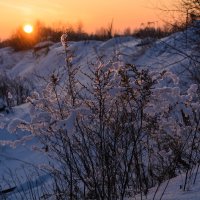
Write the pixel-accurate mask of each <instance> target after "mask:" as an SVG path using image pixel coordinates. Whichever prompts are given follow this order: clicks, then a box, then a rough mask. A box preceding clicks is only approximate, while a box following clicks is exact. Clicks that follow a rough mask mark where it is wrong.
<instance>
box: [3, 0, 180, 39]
mask: <svg viewBox="0 0 200 200" xmlns="http://www.w3.org/2000/svg"><path fill="white" fill-rule="evenodd" d="M175 1H176V0H175ZM162 2H163V4H167V5H169V6H170V5H171V4H172V3H173V2H174V0H162ZM159 6H161V3H160V1H158V0H0V13H1V17H0V38H6V37H9V36H10V35H11V33H12V32H13V31H14V30H15V29H16V28H17V27H18V26H20V25H22V24H24V23H33V22H35V21H36V20H40V21H42V22H44V23H45V24H46V25H52V24H53V23H58V22H62V23H71V24H75V23H78V22H82V24H83V28H84V30H85V31H88V32H95V30H96V29H98V28H100V27H102V26H103V27H106V26H107V25H108V24H109V23H110V22H111V21H112V20H113V24H114V29H116V30H118V31H119V30H123V29H125V28H127V27H131V28H137V27H139V26H140V25H141V23H147V22H153V21H159V23H160V19H159V17H158V15H159V11H158V10H156V9H154V8H156V7H159ZM160 18H163V16H160Z"/></svg>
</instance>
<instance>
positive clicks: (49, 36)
mask: <svg viewBox="0 0 200 200" xmlns="http://www.w3.org/2000/svg"><path fill="white" fill-rule="evenodd" d="M34 27H35V28H34V29H35V30H34V33H33V34H30V35H29V34H26V33H24V31H23V29H22V27H19V28H18V29H17V30H16V31H15V32H14V33H13V34H12V35H11V37H10V38H8V39H6V40H3V41H1V42H0V47H1V48H2V47H7V46H10V47H12V48H13V49H14V50H16V51H20V50H26V49H31V48H33V47H34V45H36V44H37V43H39V42H42V41H47V40H50V41H52V42H60V36H61V35H62V34H63V33H67V34H68V39H69V40H70V41H82V40H108V39H110V38H112V37H122V36H134V37H137V38H142V39H143V38H147V37H148V38H154V39H159V38H162V37H165V36H167V35H170V34H172V33H174V32H177V31H180V30H182V29H183V24H180V25H178V24H173V25H166V26H164V27H163V28H160V27H156V24H155V23H151V22H149V23H147V24H146V25H142V26H141V27H140V28H139V29H137V30H131V29H130V28H126V29H125V30H124V31H123V33H118V32H116V31H114V26H113V23H112V22H111V23H110V24H108V25H107V27H101V28H99V29H98V30H97V31H96V32H95V33H86V32H85V31H84V30H83V26H82V24H79V25H78V26H77V27H73V26H64V25H60V26H57V27H50V26H45V25H44V24H43V23H41V22H37V23H36V24H35V25H34Z"/></svg>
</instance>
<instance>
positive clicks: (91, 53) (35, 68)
mask: <svg viewBox="0 0 200 200" xmlns="http://www.w3.org/2000/svg"><path fill="white" fill-rule="evenodd" d="M193 31H194V30H190V31H189V32H188V33H187V34H188V35H191V36H193V35H194V32H193ZM184 38H185V33H176V34H174V35H172V36H169V37H167V38H164V39H161V40H158V41H155V42H154V41H153V42H152V43H150V44H144V43H142V41H141V40H140V39H136V38H134V37H119V38H113V39H111V40H108V41H105V42H101V41H81V42H70V43H69V49H70V50H71V51H73V52H74V54H75V58H74V63H75V64H77V65H78V66H80V69H81V70H82V71H85V72H86V73H87V72H88V69H89V68H88V66H89V64H90V63H91V62H94V61H95V60H96V59H97V58H99V57H103V58H104V59H105V60H109V59H110V58H113V59H116V58H117V59H119V60H121V61H123V62H125V63H131V64H136V65H138V66H140V67H149V69H150V70H157V71H162V70H166V69H169V70H171V71H172V72H174V73H175V74H177V75H178V76H179V78H180V85H181V86H182V87H183V88H184V87H187V86H188V85H189V84H190V79H189V76H188V75H189V73H188V71H187V70H186V67H185V66H187V65H188V62H189V61H188V58H187V55H192V53H193V49H194V48H195V46H194V44H191V45H190V46H187V45H186V44H185V43H184V41H185V40H184ZM177 49H181V51H177ZM178 61H179V62H178ZM64 65H65V51H64V48H63V47H62V45H61V43H57V44H54V45H52V46H51V47H50V50H49V52H48V53H47V54H46V53H44V51H42V50H39V52H38V56H35V55H34V54H33V50H29V51H23V52H14V51H13V50H12V49H11V48H3V49H0V73H7V74H8V75H9V76H10V77H18V76H19V77H24V78H28V79H30V80H35V78H34V77H35V75H36V74H37V75H40V76H44V77H45V76H46V75H48V74H50V73H51V72H52V71H54V70H59V69H60V68H62V67H63V66H64ZM80 78H81V77H80ZM33 84H34V85H35V87H36V88H37V87H39V82H36V81H34V82H33ZM28 112H29V106H28V104H24V105H21V106H18V107H16V108H14V109H13V113H9V114H5V113H4V116H3V117H1V119H2V120H1V124H3V123H4V122H5V123H7V122H8V121H11V120H12V119H14V118H21V119H26V120H28ZM26 135H28V133H24V132H21V131H19V132H17V134H10V133H8V131H7V130H6V129H5V128H4V129H0V140H1V141H3V140H4V141H5V144H6V143H9V141H17V140H19V139H20V138H21V137H22V136H26ZM37 142H38V141H37V139H34V140H32V141H30V142H28V143H24V145H17V146H16V147H14V148H12V147H8V146H2V145H1V146H0V176H2V175H5V173H6V170H8V169H11V170H15V169H16V168H18V169H19V168H20V166H23V164H33V165H38V164H42V163H44V162H47V161H46V160H45V152H44V151H40V152H39V151H33V150H32V145H34V144H35V143H37ZM41 149H42V146H41ZM18 173H22V172H18ZM183 176H184V175H183ZM182 180H183V177H182V176H179V177H176V178H174V179H171V180H170V182H169V185H168V187H167V189H166V191H165V195H164V197H163V199H165V200H186V199H188V200H198V199H200V174H198V178H197V181H196V182H197V183H196V185H195V186H194V187H192V189H191V190H189V191H186V192H183V191H182V190H180V188H179V186H180V184H182ZM166 184H167V182H166V183H163V184H162V186H161V187H160V188H159V192H158V193H157V195H156V198H155V199H160V195H161V194H162V191H163V188H164V187H165V185H166ZM1 187H3V188H4V186H1ZM154 191H155V188H153V189H152V190H151V191H150V193H149V196H148V199H153V195H154Z"/></svg>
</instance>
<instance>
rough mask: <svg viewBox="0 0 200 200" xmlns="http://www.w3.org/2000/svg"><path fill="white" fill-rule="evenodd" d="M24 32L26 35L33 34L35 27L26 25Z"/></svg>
mask: <svg viewBox="0 0 200 200" xmlns="http://www.w3.org/2000/svg"><path fill="white" fill-rule="evenodd" d="M23 30H24V32H26V33H32V32H33V26H32V25H30V24H26V25H24V27H23Z"/></svg>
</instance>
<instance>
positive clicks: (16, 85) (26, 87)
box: [0, 74, 32, 111]
mask: <svg viewBox="0 0 200 200" xmlns="http://www.w3.org/2000/svg"><path fill="white" fill-rule="evenodd" d="M31 89H32V84H31V83H30V81H28V80H24V79H21V78H14V79H12V78H9V77H8V76H7V75H6V74H1V75H0V99H1V101H2V103H1V104H2V105H1V107H2V109H3V110H4V109H6V108H7V107H12V106H16V105H20V104H22V103H25V101H26V98H27V97H28V96H29V95H30V92H31ZM3 110H2V111H3Z"/></svg>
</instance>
